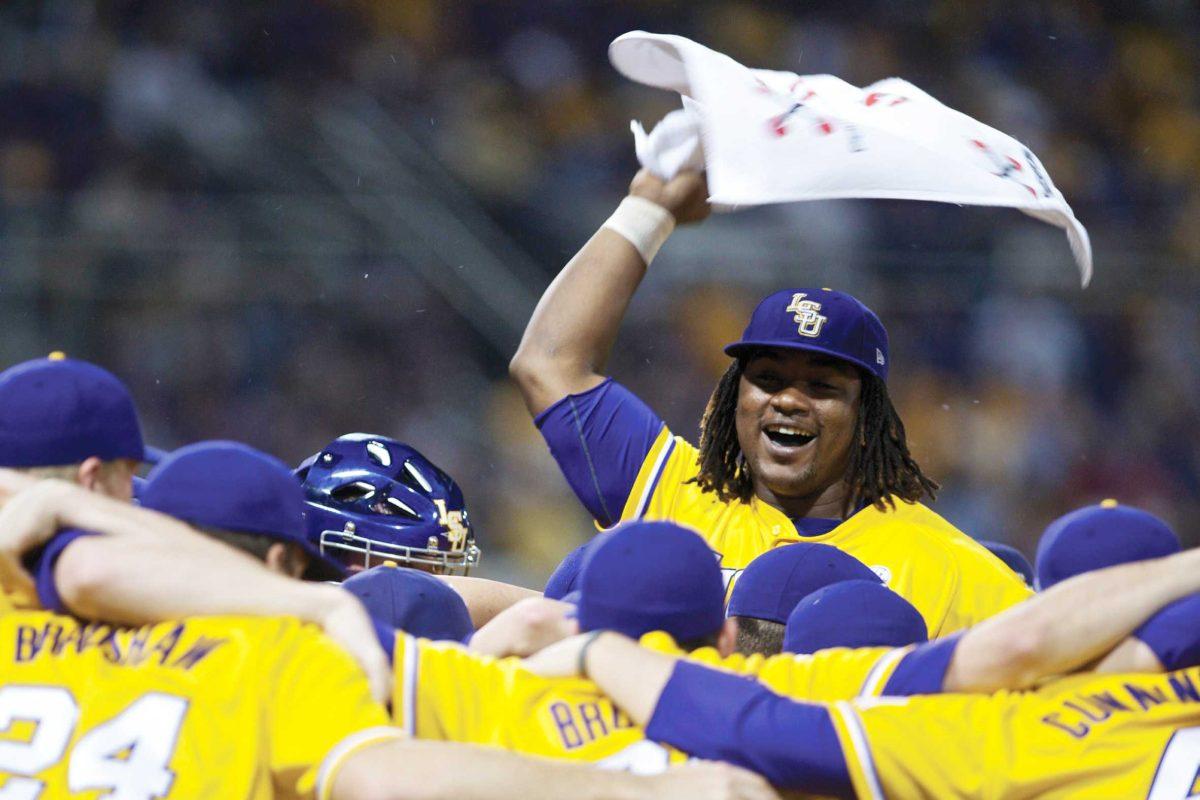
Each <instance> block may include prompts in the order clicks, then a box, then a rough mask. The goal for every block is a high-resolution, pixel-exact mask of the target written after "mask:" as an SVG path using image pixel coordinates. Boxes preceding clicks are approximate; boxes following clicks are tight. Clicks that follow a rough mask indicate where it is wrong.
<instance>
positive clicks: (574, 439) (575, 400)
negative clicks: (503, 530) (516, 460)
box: [534, 378, 663, 527]
mask: <svg viewBox="0 0 1200 800" xmlns="http://www.w3.org/2000/svg"><path fill="white" fill-rule="evenodd" d="M534 424H535V425H537V427H538V430H540V431H541V432H542V437H543V438H544V439H545V440H546V444H547V445H549V446H550V453H551V455H553V456H554V460H555V461H557V462H558V466H559V469H561V470H562V472H563V475H564V476H566V479H567V483H569V484H570V485H571V488H572V489H574V490H575V495H576V496H577V497H578V498H579V500H580V502H581V503H583V505H584V507H585V508H586V509H587V510H588V512H589V513H591V515H592V517H593V518H595V520H596V521H597V522H599V523H600V524H601V525H603V526H605V527H608V526H610V525H613V524H614V523H616V522H617V520H619V519H620V518H621V512H622V511H623V510H624V508H625V501H626V499H628V497H629V492H630V491H631V490H632V489H633V484H634V481H635V480H637V475H638V471H639V470H640V469H641V468H642V463H643V462H644V461H645V460H646V456H647V455H649V453H650V449H651V448H652V447H653V446H654V440H655V439H657V438H658V434H659V433H660V432H661V431H662V428H663V421H662V420H661V419H659V417H658V415H657V414H655V413H654V412H653V411H651V410H650V407H649V406H647V405H646V404H645V403H643V402H642V401H641V400H639V399H638V398H637V396H636V395H634V394H633V392H631V391H629V390H628V389H626V388H625V387H624V386H622V385H621V384H619V383H617V382H616V381H614V380H613V379H612V378H608V379H607V380H605V381H604V383H602V384H600V385H599V386H597V387H595V388H594V389H589V390H588V391H586V392H581V393H580V394H570V395H567V396H566V397H564V398H563V399H562V400H559V401H558V402H557V403H555V404H554V405H552V406H550V407H549V408H547V409H546V410H545V411H543V412H542V413H541V414H539V415H538V416H537V418H536V419H534Z"/></svg>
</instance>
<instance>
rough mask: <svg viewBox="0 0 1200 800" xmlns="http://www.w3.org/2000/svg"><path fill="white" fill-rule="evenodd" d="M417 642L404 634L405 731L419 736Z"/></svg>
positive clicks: (413, 735)
mask: <svg viewBox="0 0 1200 800" xmlns="http://www.w3.org/2000/svg"><path fill="white" fill-rule="evenodd" d="M417 654H418V648H417V640H416V639H415V638H413V637H412V636H409V635H408V634H404V686H403V692H404V730H406V731H408V735H409V736H412V737H413V738H416V735H417Z"/></svg>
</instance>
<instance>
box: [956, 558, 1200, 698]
mask: <svg viewBox="0 0 1200 800" xmlns="http://www.w3.org/2000/svg"><path fill="white" fill-rule="evenodd" d="M1197 591H1200V551H1196V550H1192V551H1188V552H1185V553H1179V554H1177V555H1174V556H1170V557H1168V558H1160V559H1154V560H1151V561H1142V562H1138V563H1134V564H1123V565H1120V566H1116V567H1111V568H1109V569H1104V570H1098V571H1096V572H1090V573H1086V574H1083V575H1078V576H1076V577H1074V578H1071V579H1070V580H1067V581H1063V582H1062V583H1059V584H1056V585H1055V586H1053V587H1052V588H1050V589H1048V590H1047V591H1045V592H1043V593H1042V594H1040V595H1038V596H1036V597H1034V598H1032V599H1030V600H1028V601H1026V602H1024V603H1022V604H1020V605H1017V606H1013V607H1012V608H1010V609H1008V610H1007V611H1005V612H1003V613H1001V614H999V615H997V616H995V617H993V618H991V619H989V620H985V621H984V622H981V623H979V624H978V625H976V626H975V627H974V628H972V629H971V630H969V631H968V632H967V633H966V634H964V636H963V640H962V642H961V643H960V644H959V646H958V648H957V650H956V652H955V655H954V660H953V661H952V662H951V665H950V668H949V670H948V671H947V674H946V681H945V687H944V688H945V690H946V691H971V692H987V691H995V690H998V689H1006V688H1009V689H1018V688H1024V687H1027V686H1030V685H1032V684H1033V683H1035V682H1036V681H1037V680H1039V679H1041V678H1043V677H1046V676H1049V675H1057V674H1064V673H1068V672H1071V671H1073V670H1075V669H1078V668H1079V667H1080V666H1082V665H1084V664H1087V663H1090V662H1092V661H1094V660H1095V659H1097V658H1099V657H1101V656H1103V655H1105V654H1106V653H1108V652H1109V651H1110V650H1112V649H1113V647H1115V646H1116V645H1117V644H1119V643H1120V642H1121V641H1122V640H1124V639H1125V638H1126V637H1127V636H1128V635H1129V634H1130V633H1131V632H1132V631H1133V630H1134V629H1135V628H1137V627H1138V626H1139V625H1141V624H1142V623H1143V622H1144V621H1145V620H1146V619H1147V618H1149V617H1150V616H1151V615H1153V614H1154V613H1155V612H1156V611H1158V610H1159V609H1160V608H1162V607H1163V606H1166V605H1168V604H1169V603H1172V602H1174V601H1175V600H1178V599H1180V598H1181V597H1184V596H1186V595H1189V594H1192V593H1195V592H1197Z"/></svg>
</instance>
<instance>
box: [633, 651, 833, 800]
mask: <svg viewBox="0 0 1200 800" xmlns="http://www.w3.org/2000/svg"><path fill="white" fill-rule="evenodd" d="M646 738H648V739H652V740H654V741H658V742H666V743H667V744H670V745H672V746H674V747H677V748H679V749H680V750H683V751H684V752H685V753H689V754H691V755H692V756H695V757H697V758H708V759H715V760H718V761H728V762H730V763H732V764H736V765H738V766H740V767H745V768H746V769H749V770H753V771H754V772H757V773H759V774H760V775H762V776H763V777H765V778H766V779H767V780H769V781H770V782H771V783H772V784H774V785H776V786H778V787H781V788H786V789H798V790H801V791H803V792H805V793H812V794H819V795H826V796H833V797H853V796H854V790H853V788H852V785H851V782H850V773H849V770H848V769H847V767H846V759H845V756H844V755H843V754H842V747H841V744H839V743H838V737H837V732H836V731H835V730H834V727H833V720H832V719H830V717H829V712H828V711H827V710H826V709H825V708H824V707H822V706H819V705H814V704H811V703H799V702H796V701H794V700H789V699H788V698H786V697H781V696H780V695H777V694H775V693H774V692H772V691H771V690H770V689H768V688H766V687H765V686H763V685H762V684H760V683H758V682H756V681H753V680H750V679H747V678H746V677H744V676H741V675H733V674H730V673H727V672H719V671H717V670H714V669H709V668H707V667H703V666H701V665H699V664H692V663H688V662H686V661H680V662H679V663H678V664H677V665H676V666H675V671H674V672H673V673H672V675H671V680H670V681H668V682H667V686H666V688H665V689H664V690H663V693H662V696H661V697H660V698H659V700H658V705H657V706H656V707H655V709H654V716H652V717H651V718H650V724H649V725H647V726H646Z"/></svg>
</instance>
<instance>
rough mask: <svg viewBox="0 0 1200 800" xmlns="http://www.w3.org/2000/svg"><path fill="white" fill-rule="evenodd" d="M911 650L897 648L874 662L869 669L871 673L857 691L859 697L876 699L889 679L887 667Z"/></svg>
mask: <svg viewBox="0 0 1200 800" xmlns="http://www.w3.org/2000/svg"><path fill="white" fill-rule="evenodd" d="M911 650H912V648H911V647H898V648H896V649H895V650H891V651H889V652H887V653H884V654H883V655H882V656H880V657H879V660H878V661H876V662H875V666H873V667H871V671H870V672H868V673H867V679H866V680H865V681H863V685H862V688H861V689H859V690H858V696H859V697H878V696H879V693H880V692H881V691H882V690H883V684H885V683H886V682H887V679H888V678H890V677H891V674H892V673H891V672H890V671H889V669H888V668H889V667H891V666H893V665H894V664H896V663H898V662H899V661H900V659H902V658H904V657H905V656H906V655H908V653H909V652H910V651H911Z"/></svg>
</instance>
